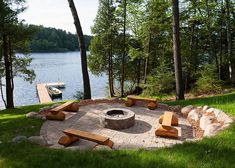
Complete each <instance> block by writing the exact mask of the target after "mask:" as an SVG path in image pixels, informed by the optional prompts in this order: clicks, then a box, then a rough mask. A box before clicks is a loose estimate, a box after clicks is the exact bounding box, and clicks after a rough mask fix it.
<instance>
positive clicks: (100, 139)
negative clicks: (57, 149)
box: [58, 129, 114, 148]
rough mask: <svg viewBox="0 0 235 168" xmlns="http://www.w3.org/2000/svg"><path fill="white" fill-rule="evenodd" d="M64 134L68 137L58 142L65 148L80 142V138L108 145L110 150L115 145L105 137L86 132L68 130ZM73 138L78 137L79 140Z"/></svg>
mask: <svg viewBox="0 0 235 168" xmlns="http://www.w3.org/2000/svg"><path fill="white" fill-rule="evenodd" d="M63 132H64V134H66V136H62V137H61V138H60V140H59V141H58V143H59V144H61V145H64V146H68V145H70V144H71V143H73V142H75V141H78V140H79V138H81V139H85V140H88V141H93V142H96V143H98V144H101V145H106V146H109V147H110V148H112V147H113V144H114V143H113V142H112V141H111V140H110V139H109V138H108V137H104V136H101V135H97V134H94V133H90V132H86V131H81V130H75V129H66V130H64V131H63ZM73 137H77V138H78V139H75V138H73Z"/></svg>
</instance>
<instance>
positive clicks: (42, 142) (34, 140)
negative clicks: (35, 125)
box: [28, 136, 47, 146]
mask: <svg viewBox="0 0 235 168" xmlns="http://www.w3.org/2000/svg"><path fill="white" fill-rule="evenodd" d="M28 140H29V141H30V142H32V143H35V144H38V145H41V146H46V145H47V141H46V140H45V138H44V137H43V136H31V137H29V138H28Z"/></svg>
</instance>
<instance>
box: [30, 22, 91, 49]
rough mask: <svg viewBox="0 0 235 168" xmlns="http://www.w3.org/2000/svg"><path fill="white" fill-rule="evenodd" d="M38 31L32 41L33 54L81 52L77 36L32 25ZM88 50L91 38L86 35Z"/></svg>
mask: <svg viewBox="0 0 235 168" xmlns="http://www.w3.org/2000/svg"><path fill="white" fill-rule="evenodd" d="M30 26H32V27H34V28H35V29H37V32H36V34H35V35H34V37H33V38H32V39H31V40H30V51H31V52H66V51H76V50H79V45H78V38H77V35H76V34H72V33H70V32H66V31H64V30H61V29H55V28H47V27H43V26H35V25H30ZM84 38H85V45H86V49H87V50H88V47H89V44H90V40H91V36H88V35H84Z"/></svg>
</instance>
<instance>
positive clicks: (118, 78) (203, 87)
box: [88, 0, 235, 98]
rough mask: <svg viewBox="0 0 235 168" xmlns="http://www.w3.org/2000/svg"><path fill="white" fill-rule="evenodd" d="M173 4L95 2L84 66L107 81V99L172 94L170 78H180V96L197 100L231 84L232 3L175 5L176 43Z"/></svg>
mask: <svg viewBox="0 0 235 168" xmlns="http://www.w3.org/2000/svg"><path fill="white" fill-rule="evenodd" d="M174 3H178V2H175V1H166V0H148V1H145V0H123V1H121V2H116V1H113V0H100V1H99V10H98V13H97V16H96V19H95V23H94V26H93V27H92V32H93V34H94V38H93V39H92V41H91V46H90V56H89V60H88V62H89V68H90V70H91V71H92V72H93V73H95V74H97V75H99V74H102V73H106V74H107V75H108V76H109V90H110V96H113V95H127V94H128V93H136V92H140V91H141V92H142V91H143V93H142V94H143V95H148V96H154V95H164V94H170V93H175V89H176V91H177V88H176V87H177V84H176V83H177V77H176V78H175V74H182V77H181V79H180V83H179V81H178V84H179V85H180V87H181V92H182V90H184V91H185V92H193V93H194V94H197V95H200V94H214V93H220V92H221V91H222V88H223V87H224V86H228V85H229V86H232V85H233V84H234V83H235V50H234V49H235V1H230V0H217V1H211V0H202V1H195V0H189V1H188V0H187V1H186V0H181V1H179V5H178V6H176V8H178V10H179V13H178V15H179V33H180V34H179V38H180V39H179V40H178V41H177V40H176V41H175V39H174V38H175V37H173V35H174V34H173V32H174V27H175V26H176V24H175V22H174V10H175V9H174ZM176 14H177V13H176ZM172 17H173V19H172ZM172 26H173V30H172ZM174 33H175V32H174ZM173 44H174V47H173ZM175 46H178V47H179V50H178V56H180V57H178V60H177V61H178V63H176V61H175V63H174V57H173V55H174V52H175ZM176 65H178V66H179V67H180V68H179V69H178V70H180V72H177V71H176V69H175V67H176ZM176 76H177V75H176ZM178 79H179V78H178ZM181 98H183V97H181Z"/></svg>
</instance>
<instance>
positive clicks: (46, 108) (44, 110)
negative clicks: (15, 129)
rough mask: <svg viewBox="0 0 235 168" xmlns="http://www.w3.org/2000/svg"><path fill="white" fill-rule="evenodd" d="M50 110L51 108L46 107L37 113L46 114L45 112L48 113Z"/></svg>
mask: <svg viewBox="0 0 235 168" xmlns="http://www.w3.org/2000/svg"><path fill="white" fill-rule="evenodd" d="M51 109H52V108H51V107H49V106H46V107H43V108H41V109H40V111H39V113H47V112H50V111H51Z"/></svg>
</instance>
